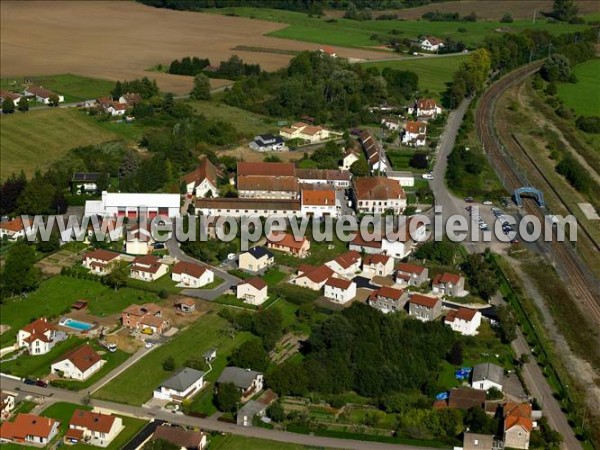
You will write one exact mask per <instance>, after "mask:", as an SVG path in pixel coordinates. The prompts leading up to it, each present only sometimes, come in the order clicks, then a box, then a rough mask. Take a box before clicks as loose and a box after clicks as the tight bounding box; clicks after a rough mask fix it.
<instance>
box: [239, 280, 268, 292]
mask: <svg viewBox="0 0 600 450" xmlns="http://www.w3.org/2000/svg"><path fill="white" fill-rule="evenodd" d="M240 284H249V285H250V286H252V287H254V288H256V289H258V290H259V291H262V290H263V289H264V288H266V287H267V283H265V282H264V281H263V280H261V279H260V278H257V277H255V278H250V279H249V280H244V281H242V282H241V283H240Z"/></svg>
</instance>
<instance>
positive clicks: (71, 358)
mask: <svg viewBox="0 0 600 450" xmlns="http://www.w3.org/2000/svg"><path fill="white" fill-rule="evenodd" d="M104 363H106V361H105V360H103V359H102V358H100V355H99V354H98V353H96V351H95V350H94V349H93V348H92V347H91V346H90V345H89V344H84V345H82V346H80V347H77V348H76V349H74V350H71V351H70V352H67V353H65V354H64V355H63V356H61V357H60V358H59V359H58V360H56V361H55V362H54V363H53V364H52V365H51V366H50V373H52V374H58V375H60V377H61V378H69V379H73V380H77V381H83V380H87V379H88V378H89V377H90V376H92V375H93V374H94V373H96V372H97V371H99V370H100V368H101V367H102V366H103V365H104Z"/></svg>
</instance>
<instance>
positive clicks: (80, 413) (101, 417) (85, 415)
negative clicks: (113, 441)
mask: <svg viewBox="0 0 600 450" xmlns="http://www.w3.org/2000/svg"><path fill="white" fill-rule="evenodd" d="M114 423H115V416H112V415H110V414H100V413H95V412H91V411H84V410H83V409H76V410H75V411H74V412H73V417H71V421H70V422H69V425H72V426H74V427H84V428H87V429H88V430H90V431H98V432H100V433H108V432H110V430H111V428H112V426H113V424H114Z"/></svg>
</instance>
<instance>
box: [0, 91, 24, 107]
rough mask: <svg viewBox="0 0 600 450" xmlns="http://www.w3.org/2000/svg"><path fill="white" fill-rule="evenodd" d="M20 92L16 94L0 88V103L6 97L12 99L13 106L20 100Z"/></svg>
mask: <svg viewBox="0 0 600 450" xmlns="http://www.w3.org/2000/svg"><path fill="white" fill-rule="evenodd" d="M21 97H22V96H21V94H18V93H16V92H10V91H5V90H3V89H2V90H0V103H2V102H3V101H4V100H6V99H7V98H8V99H10V100H12V102H13V104H14V105H15V108H16V107H17V106H18V105H19V101H20V100H21Z"/></svg>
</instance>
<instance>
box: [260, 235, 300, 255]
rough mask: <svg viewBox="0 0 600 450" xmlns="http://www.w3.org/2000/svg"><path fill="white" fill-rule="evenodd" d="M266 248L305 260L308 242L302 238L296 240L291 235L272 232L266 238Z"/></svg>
mask: <svg viewBox="0 0 600 450" xmlns="http://www.w3.org/2000/svg"><path fill="white" fill-rule="evenodd" d="M267 248H271V249H274V250H279V251H281V252H284V253H289V254H291V255H293V256H297V257H299V258H305V257H306V256H308V253H309V251H310V241H309V240H308V239H306V238H305V237H303V238H302V239H300V240H296V239H295V238H294V235H293V234H289V233H282V232H272V233H271V234H269V236H267Z"/></svg>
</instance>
